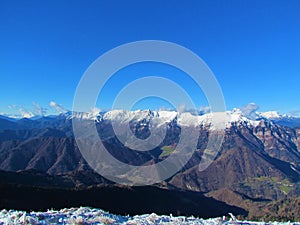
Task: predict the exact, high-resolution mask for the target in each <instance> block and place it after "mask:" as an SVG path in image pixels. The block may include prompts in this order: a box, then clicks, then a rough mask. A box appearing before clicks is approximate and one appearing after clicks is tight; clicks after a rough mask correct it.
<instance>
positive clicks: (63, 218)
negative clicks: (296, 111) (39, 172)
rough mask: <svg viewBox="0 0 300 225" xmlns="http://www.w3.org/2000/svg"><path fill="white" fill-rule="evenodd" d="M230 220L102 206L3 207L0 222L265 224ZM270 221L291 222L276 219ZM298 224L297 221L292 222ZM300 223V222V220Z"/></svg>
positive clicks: (150, 224)
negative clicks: (43, 209) (134, 212)
mask: <svg viewBox="0 0 300 225" xmlns="http://www.w3.org/2000/svg"><path fill="white" fill-rule="evenodd" d="M230 216H231V219H229V220H226V219H224V218H214V219H206V220H204V219H199V218H195V217H184V216H178V217H174V216H172V215H169V216H160V215H156V214H155V213H152V214H145V215H137V216H132V217H131V216H121V215H114V214H110V213H108V212H105V211H103V210H101V209H95V208H89V207H80V208H70V209H61V210H48V211H47V212H30V213H26V212H23V211H16V210H9V211H7V210H5V209H4V210H2V211H0V224H1V225H2V224H3V225H4V224H5V225H6V224H7V225H13V224H36V225H45V224H59V225H60V224H61V225H62V224H77V225H80V224H85V225H94V224H95V225H98V224H99V225H100V224H116V225H117V224H122V225H140V224H143V225H154V224H155V225H156V224H157V225H160V224H161V225H167V224H170V225H171V224H180V225H189V224H190V225H221V224H226V225H231V224H250V225H254V224H257V225H263V224H266V223H264V222H251V221H239V220H237V219H236V218H235V217H234V215H232V214H230ZM268 224H278V225H284V224H292V223H290V222H287V223H279V222H273V223H268ZM293 224H295V225H296V223H293ZM297 225H300V223H298V224H297Z"/></svg>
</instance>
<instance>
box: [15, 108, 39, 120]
mask: <svg viewBox="0 0 300 225" xmlns="http://www.w3.org/2000/svg"><path fill="white" fill-rule="evenodd" d="M19 113H20V115H21V117H22V118H31V117H34V116H35V114H34V113H33V112H31V111H29V110H27V109H24V108H19Z"/></svg>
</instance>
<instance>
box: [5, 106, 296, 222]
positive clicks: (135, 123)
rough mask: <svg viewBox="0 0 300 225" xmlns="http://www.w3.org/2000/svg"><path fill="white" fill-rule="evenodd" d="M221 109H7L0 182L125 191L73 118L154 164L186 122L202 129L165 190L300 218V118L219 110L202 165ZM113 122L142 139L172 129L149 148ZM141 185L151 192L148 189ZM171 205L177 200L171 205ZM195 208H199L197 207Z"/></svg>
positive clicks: (254, 213)
mask: <svg viewBox="0 0 300 225" xmlns="http://www.w3.org/2000/svg"><path fill="white" fill-rule="evenodd" d="M214 114H216V113H208V114H204V115H198V114H197V115H195V114H192V113H189V112H183V113H178V112H172V111H151V110H138V111H126V110H111V111H108V112H101V113H79V112H68V113H65V114H60V115H57V116H48V117H40V118H33V119H28V118H23V119H18V120H17V119H11V118H7V117H4V116H1V118H0V169H1V170H2V171H1V173H0V176H1V177H2V178H1V183H0V187H2V188H3V187H4V188H5V187H7V185H10V187H11V188H12V189H14V188H20V185H21V186H22V187H23V186H24V187H27V188H28V187H32V188H33V189H34V190H35V189H36V188H51V189H53V190H56V191H57V188H62V189H64V190H65V189H66V190H72V191H74V190H77V189H78V188H83V189H84V188H91V187H94V188H95V187H99V185H106V186H109V187H111V189H109V190H113V192H115V191H116V192H120V190H123V189H125V190H126V189H127V188H128V187H125V186H120V185H117V184H114V182H112V181H110V180H108V179H106V178H104V177H102V176H101V175H99V174H97V173H96V172H95V171H93V169H92V168H90V166H89V164H88V163H87V162H86V161H85V160H84V158H83V157H82V155H81V152H80V151H79V149H78V145H77V142H76V140H75V138H74V133H73V128H72V122H73V121H74V120H82V121H84V122H85V123H91V124H93V125H95V126H96V128H97V132H98V134H99V137H100V138H101V140H102V142H103V144H104V146H105V147H106V148H107V149H108V151H109V152H110V154H111V155H113V156H114V157H115V158H117V159H119V160H120V161H122V162H124V163H127V164H130V165H150V164H155V163H157V162H161V161H164V160H165V159H167V158H168V157H169V156H170V155H171V154H172V153H173V152H174V150H175V148H176V146H177V144H178V141H179V139H180V134H181V131H182V129H183V127H185V129H188V130H189V131H190V132H191V134H192V133H193V131H197V134H199V137H197V138H198V142H197V146H196V149H195V151H194V153H193V155H192V156H191V158H190V160H189V161H188V162H187V163H186V164H185V166H184V167H183V168H182V169H181V170H179V171H178V172H177V173H175V174H174V175H173V176H172V177H170V178H168V179H167V180H166V181H163V182H162V183H159V184H155V185H154V186H155V187H156V188H157V189H158V190H161V191H162V193H164V192H163V191H166V190H167V191H169V192H171V193H173V194H172V195H171V196H172V199H173V198H174V196H180V195H181V197H180V199H181V200H182V198H185V197H182V196H186V193H193V195H195V196H198V195H199V194H201V196H203V197H202V198H201V199H202V200H203V199H206V198H207V199H213V200H214V201H217V202H221V203H223V204H224V205H226V206H228V207H229V208H228V210H235V212H236V213H237V214H240V215H241V216H248V218H251V219H253V218H254V219H260V218H269V219H272V218H276V219H284V218H285V216H286V215H287V214H285V213H284V212H285V211H287V210H291V211H293V212H294V214H292V213H289V214H288V219H291V220H295V219H299V218H298V217H297V216H298V215H299V213H298V214H297V212H299V209H300V207H299V206H297V204H294V206H293V208H292V209H290V208H289V204H285V202H291V201H296V200H295V199H297V198H298V196H299V194H300V185H299V184H300V119H299V118H297V117H291V116H286V115H283V116H282V115H279V114H278V113H276V112H268V113H255V114H254V115H251V117H250V116H247V115H245V114H243V112H242V111H241V110H238V109H234V110H233V111H230V112H225V113H222V114H220V115H221V117H222V119H224V123H225V125H224V128H225V129H224V132H225V133H224V139H223V143H222V146H221V148H220V151H219V152H218V154H217V155H216V157H215V160H214V161H213V162H212V163H211V164H210V165H209V166H208V168H206V169H205V170H199V163H200V162H201V159H202V158H203V157H205V154H204V152H205V149H206V146H207V143H208V141H209V140H208V138H209V135H210V134H212V133H217V132H218V127H217V126H216V124H213V123H212V120H211V118H212V116H214ZM220 115H219V117H220ZM114 124H117V125H118V124H119V125H120V124H129V127H130V129H131V131H132V132H133V133H134V135H135V136H136V137H138V138H140V139H147V138H148V137H149V136H150V135H151V129H153V126H157V127H160V126H165V127H166V136H165V137H164V139H163V141H162V142H161V143H160V144H159V145H158V146H156V147H155V148H153V149H151V150H149V151H135V150H133V149H130V148H129V147H128V146H126V145H124V144H122V142H121V141H120V140H119V139H118V137H117V136H116V134H115V132H114V129H113V125H114ZM121 133H122V130H121ZM125 137H127V136H125ZM18 185H19V186H18ZM5 190H6V191H7V189H5ZM8 190H10V189H8ZM140 190H143V191H142V193H144V190H147V188H145V189H140ZM93 191H94V189H93ZM99 191H101V189H99ZM145 193H146V191H145ZM174 193H175V194H174ZM179 193H181V194H179ZM184 193H185V194H184ZM145 195H147V194H145ZM6 196H11V195H6ZM6 196H5V195H2V196H1V198H0V200H1V207H6V205H5V202H11V199H7V197H6ZM141 196H142V195H141ZM189 196H190V195H189ZM139 198H142V197H139ZM175 199H176V198H175ZM186 199H189V197H186ZM173 200H174V199H173ZM173 200H172V201H173ZM181 200H180V201H181ZM99 201H100V200H99ZM164 201H165V200H164ZM178 201H179V200H178ZM199 201H200V200H199ZM175 202H176V201H175ZM204 202H205V201H204ZM157 204H159V203H157ZM191 204H195V203H191ZM218 204H219V203H218ZM218 204H216V205H218ZM7 205H8V204H7ZM172 205H173V203H172ZM179 205H181V206H182V207H183V208H184V207H186V206H184V204H179ZM200 205H201V204H200ZM295 205H296V206H295ZM9 206H12V205H9ZM101 206H102V205H101ZM219 206H220V205H219ZM54 207H55V206H54ZM168 207H170V204H167V205H166V209H167V208H168ZM224 207H225V206H224ZM230 207H235V208H230ZM225 208H226V207H225ZM263 209H268V210H263ZM270 209H272V210H270ZM171 211H172V212H173V211H174V208H172V210H171ZM175 211H176V210H175ZM177 211H178V212H180V209H178V210H177ZM181 211H182V212H183V211H184V210H182V209H181ZM200 211H201V210H200ZM195 212H196V211H195V209H194V208H193V211H192V212H191V214H192V213H194V214H195ZM164 213H166V212H165V211H164ZM186 213H187V212H186V211H185V214H186ZM179 214H180V213H179ZM199 215H201V216H203V214H199ZM204 216H205V215H204Z"/></svg>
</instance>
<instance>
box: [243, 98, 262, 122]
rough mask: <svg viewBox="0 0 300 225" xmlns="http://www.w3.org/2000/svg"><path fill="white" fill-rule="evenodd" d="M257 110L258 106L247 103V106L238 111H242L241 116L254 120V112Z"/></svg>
mask: <svg viewBox="0 0 300 225" xmlns="http://www.w3.org/2000/svg"><path fill="white" fill-rule="evenodd" d="M258 109H259V106H258V105H257V104H256V103H253V102H251V103H249V104H248V105H246V106H244V107H243V108H241V109H240V110H241V111H242V113H243V115H244V116H245V117H247V118H249V119H255V118H256V116H257V114H256V111H257V110H258Z"/></svg>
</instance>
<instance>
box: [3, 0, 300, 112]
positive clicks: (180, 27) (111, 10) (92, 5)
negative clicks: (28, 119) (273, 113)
mask: <svg viewBox="0 0 300 225" xmlns="http://www.w3.org/2000/svg"><path fill="white" fill-rule="evenodd" d="M299 12H300V1H298V0H289V1H284V0H281V1H279V0H257V1H238V0H237V1H231V0H227V1H225V0H224V1H217V0H211V1H130V0H129V1H84V0H82V1H79V0H76V1H71V0H69V1H65V0H59V1H58V0H57V1H55V0H54V1H38V0H36V1H33V0H27V1H21V0H19V1H16V0H2V1H0V28H1V29H0V74H1V83H0V96H1V101H0V112H2V113H16V112H17V111H18V110H19V109H20V108H22V109H23V110H29V111H30V110H34V109H35V110H36V108H39V107H37V105H38V106H40V107H42V108H48V113H50V114H51V113H53V112H54V111H53V109H51V108H50V107H49V102H50V101H55V102H56V103H58V104H60V105H61V106H63V107H64V108H67V109H71V108H72V102H73V96H74V93H75V90H76V86H77V84H78V82H79V80H80V78H81V76H82V75H83V73H84V72H85V70H86V69H87V68H88V66H89V65H90V64H91V63H92V62H93V61H94V60H96V59H97V58H98V57H99V56H100V55H102V54H103V53H105V52H106V51H108V50H110V49H112V48H114V47H117V46H118V45H121V44H125V43H127V42H132V41H138V40H149V39H152V40H165V41H170V42H175V43H177V44H180V45H182V46H185V47H186V48H188V49H190V50H192V51H193V52H195V53H196V54H198V55H199V56H200V57H201V58H202V59H203V60H204V61H205V62H206V63H207V65H208V66H209V67H210V68H211V70H212V71H213V72H214V74H215V76H216V78H217V79H218V81H219V83H220V86H221V88H222V90H223V94H224V98H225V101H226V105H227V108H228V109H231V108H233V107H241V106H244V105H246V104H248V103H249V102H255V103H257V104H258V105H259V106H260V110H261V111H268V110H278V111H280V112H281V113H288V112H291V111H297V110H299V109H300V104H299V97H300V88H299V83H300V64H299V62H300V41H299V40H300V29H299V28H300V13H299ZM126 71H127V72H126ZM135 71H138V73H135ZM143 71H144V74H143ZM121 72H122V73H123V74H125V76H120V75H119V77H118V74H116V76H115V77H113V78H112V79H111V80H110V82H109V83H108V84H107V86H106V89H105V90H106V91H105V92H104V93H103V97H102V98H99V101H98V104H99V105H98V106H99V107H100V108H106V109H107V108H109V107H110V105H111V103H112V100H113V96H115V95H116V93H117V91H118V90H119V89H120V88H122V85H126V82H130V81H131V80H132V79H133V78H138V77H139V76H145V74H146V75H148V74H147V73H149V74H153V73H160V74H163V73H164V72H165V73H167V74H166V75H165V76H166V77H168V78H170V79H171V77H173V78H174V79H173V80H174V81H177V82H180V85H182V87H184V88H185V89H186V91H187V92H188V93H189V94H190V95H191V96H192V98H193V99H195V104H196V105H197V107H200V106H201V105H206V104H207V103H206V101H205V98H203V96H202V94H201V92H200V93H199V91H196V90H195V87H194V86H193V84H192V81H190V80H189V79H184V78H180V79H179V77H180V76H182V74H181V75H180V73H179V72H178V71H177V72H176V70H175V69H174V68H173V69H170V68H167V67H164V66H157V65H150V66H149V65H145V66H144V67H143V66H140V67H139V66H137V67H136V68H135V69H132V68H129V69H126V68H125V69H124V71H121ZM150 72H151V73H150ZM120 77H122V78H120ZM125 77H126V78H125ZM33 103H34V104H35V106H34V105H33ZM163 104H164V102H161V101H153V99H152V102H151V99H150V100H145V101H142V102H141V103H140V105H139V106H140V107H141V108H143V107H144V108H145V107H147V106H149V107H150V108H155V107H156V108H159V107H161V106H163Z"/></svg>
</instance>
